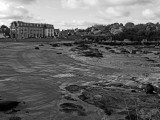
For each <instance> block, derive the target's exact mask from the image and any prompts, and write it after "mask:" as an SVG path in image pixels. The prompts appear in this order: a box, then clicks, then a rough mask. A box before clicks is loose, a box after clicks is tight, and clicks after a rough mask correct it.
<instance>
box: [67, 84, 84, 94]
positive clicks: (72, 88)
mask: <svg viewBox="0 0 160 120" xmlns="http://www.w3.org/2000/svg"><path fill="white" fill-rule="evenodd" d="M65 89H66V90H67V91H69V92H71V93H73V92H79V91H80V90H81V89H82V87H81V86H78V85H70V86H67V87H65Z"/></svg>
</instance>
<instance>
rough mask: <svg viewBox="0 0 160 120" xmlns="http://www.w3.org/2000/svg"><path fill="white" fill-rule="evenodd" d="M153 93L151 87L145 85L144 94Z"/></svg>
mask: <svg viewBox="0 0 160 120" xmlns="http://www.w3.org/2000/svg"><path fill="white" fill-rule="evenodd" d="M153 91H154V87H153V85H151V84H147V85H146V86H145V92H146V93H147V94H153Z"/></svg>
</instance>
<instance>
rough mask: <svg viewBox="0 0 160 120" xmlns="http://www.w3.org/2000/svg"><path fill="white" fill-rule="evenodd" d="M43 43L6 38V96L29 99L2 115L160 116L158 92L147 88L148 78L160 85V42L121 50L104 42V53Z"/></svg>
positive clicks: (81, 119) (2, 52)
mask: <svg viewBox="0 0 160 120" xmlns="http://www.w3.org/2000/svg"><path fill="white" fill-rule="evenodd" d="M39 45H40V43H0V96H1V97H0V99H1V100H9V101H20V102H25V104H21V105H19V106H17V108H15V110H17V111H16V112H10V111H7V112H1V113H0V120H10V119H11V117H13V116H17V117H19V119H21V120H76V119H77V120H141V119H142V118H146V120H147V118H154V119H153V120H158V119H160V118H159V117H160V115H159V114H160V113H159V107H160V106H159V105H158V103H159V102H160V101H159V95H158V93H156V94H155V95H146V93H145V92H144V90H143V85H144V84H145V83H151V84H153V85H155V87H157V88H158V87H159V85H160V83H159V79H160V68H159V67H160V64H159V62H160V59H159V54H158V52H159V51H160V48H156V49H151V48H149V49H148V48H143V50H144V51H149V50H150V52H149V53H147V54H142V53H138V52H137V54H121V53H119V54H118V52H117V53H113V52H110V51H109V50H106V49H105V47H106V46H104V47H103V46H98V48H99V49H100V50H102V51H103V55H104V57H103V58H88V57H83V56H80V55H78V54H76V52H73V51H70V49H71V48H72V47H74V46H72V47H66V46H60V47H52V46H51V45H49V44H48V43H44V44H43V45H44V46H43V45H42V46H39ZM36 46H38V47H39V48H40V49H39V50H36V49H35V47H36ZM109 47H111V46H109ZM111 49H113V50H115V51H118V50H119V49H120V48H119V47H118V48H117V47H111ZM125 49H127V50H128V51H130V50H133V49H135V47H125ZM133 90H134V91H133ZM114 91H115V92H114ZM156 92H158V90H157V91H156ZM125 97H126V98H125ZM124 98H125V99H124ZM142 98H145V101H143V100H142ZM153 99H154V100H153ZM12 111H13V110H12ZM148 114H149V115H150V116H149V115H148ZM145 115H148V116H147V117H146V116H145ZM131 117H133V118H132V119H131ZM144 120H145V119H144Z"/></svg>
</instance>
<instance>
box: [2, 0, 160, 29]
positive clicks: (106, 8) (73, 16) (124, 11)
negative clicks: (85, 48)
mask: <svg viewBox="0 0 160 120" xmlns="http://www.w3.org/2000/svg"><path fill="white" fill-rule="evenodd" d="M159 6H160V1H159V0H0V24H2V23H4V24H5V23H7V21H8V22H10V21H12V20H23V21H28V22H33V21H35V22H36V21H41V22H49V23H52V24H54V25H55V26H57V27H69V26H70V28H72V27H76V25H77V27H78V26H80V27H82V26H83V27H87V26H90V25H93V24H94V23H100V24H109V23H111V22H124V23H125V22H129V21H130V22H136V23H138V22H139V23H145V22H159V20H160V7H159Z"/></svg>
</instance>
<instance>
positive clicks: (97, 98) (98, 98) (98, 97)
mask: <svg viewBox="0 0 160 120" xmlns="http://www.w3.org/2000/svg"><path fill="white" fill-rule="evenodd" d="M94 99H95V100H96V101H101V100H102V95H94Z"/></svg>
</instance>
